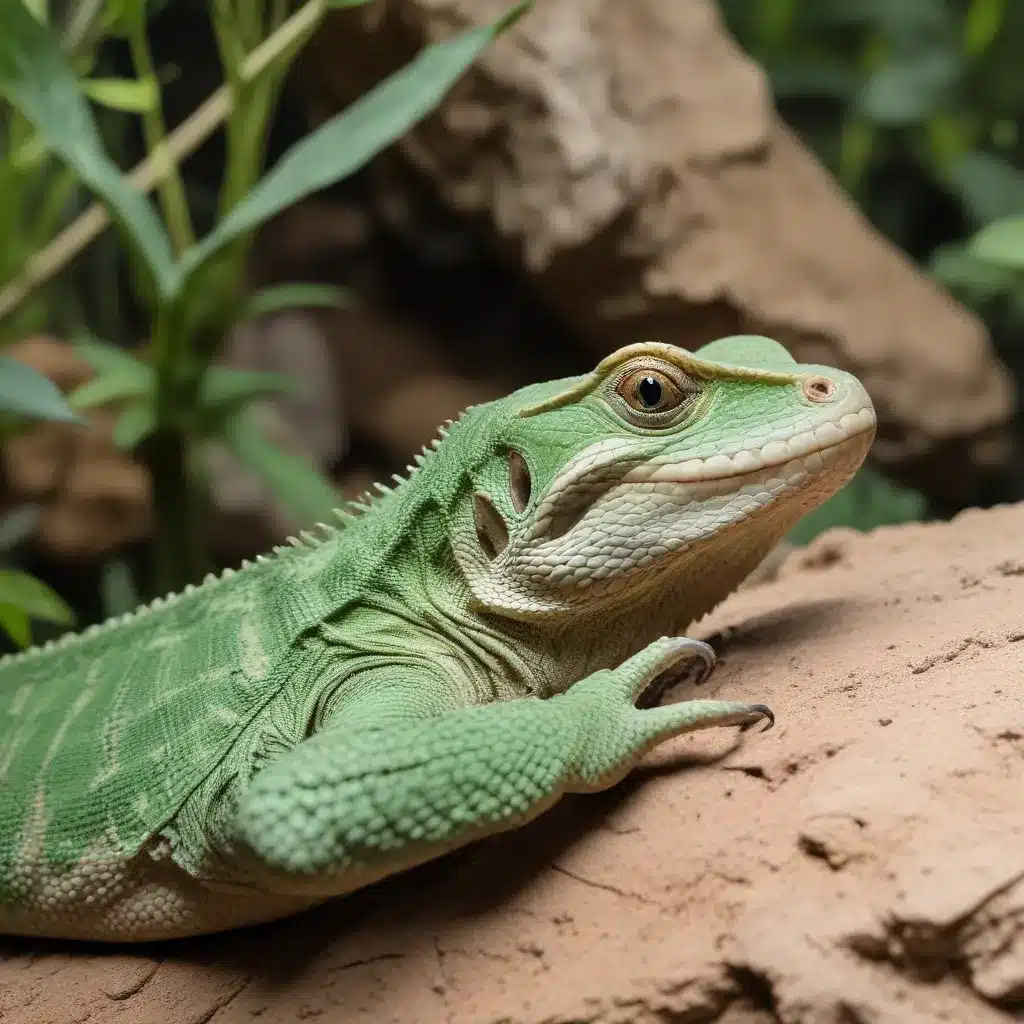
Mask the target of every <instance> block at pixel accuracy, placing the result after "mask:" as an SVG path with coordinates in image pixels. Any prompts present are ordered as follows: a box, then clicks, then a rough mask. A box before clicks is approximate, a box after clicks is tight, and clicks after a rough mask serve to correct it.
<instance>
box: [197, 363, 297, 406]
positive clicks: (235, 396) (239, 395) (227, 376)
mask: <svg viewBox="0 0 1024 1024" xmlns="http://www.w3.org/2000/svg"><path fill="white" fill-rule="evenodd" d="M301 391H302V382H301V381H300V380H298V379H297V378H295V377H289V376H287V375H286V374H283V373H266V372H264V371H262V370H234V369H232V368H231V367H229V366H211V367H210V369H209V370H207V372H206V374H205V376H204V377H203V387H202V397H201V400H200V404H201V405H202V406H203V407H204V408H208V409H214V408H217V409H219V408H222V407H223V406H225V405H232V404H236V403H239V402H242V403H244V402H251V401H253V400H254V399H257V398H268V397H270V396H271V395H280V394H291V395H295V394H299V393H300V392H301Z"/></svg>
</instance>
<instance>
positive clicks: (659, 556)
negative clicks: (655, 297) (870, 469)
mask: <svg viewBox="0 0 1024 1024" xmlns="http://www.w3.org/2000/svg"><path fill="white" fill-rule="evenodd" d="M874 428H875V416H874V411H873V408H872V405H871V401H870V399H869V398H868V395H867V393H866V392H865V390H864V388H863V387H862V386H861V384H860V383H859V382H858V381H857V380H856V379H855V378H854V377H852V376H850V375H849V374H846V373H843V372H840V371H838V370H833V369H830V368H828V367H820V366H803V365H798V364H797V363H795V362H794V360H793V359H792V358H791V357H790V356H789V354H788V353H787V352H786V351H785V349H783V348H782V347H781V346H780V345H778V344H777V343H776V342H774V341H771V340H770V339H768V338H760V337H735V338H726V339H722V340H720V341H716V342H713V343H712V344H710V345H708V346H706V347H705V348H703V349H701V350H700V352H699V353H697V354H696V355H694V354H691V353H689V352H687V351H684V350H683V349H679V348H675V347H673V346H670V345H662V344H654V343H651V344H639V345H631V346H629V347H627V348H623V349H620V350H619V351H617V352H615V353H614V354H612V355H610V356H608V357H607V358H606V359H604V360H603V361H602V362H601V363H600V364H599V365H598V366H597V368H596V369H595V370H594V371H593V372H592V373H590V374H587V375H585V376H581V377H576V378H569V379H566V380H558V381H552V382H549V383H544V384H537V385H533V386H530V387H526V388H523V389H522V390H520V391H517V392H515V393H514V394H512V395H510V396H509V397H507V398H504V399H502V400H500V401H495V402H490V403H488V404H484V405H479V406H475V407H473V408H471V409H469V410H467V411H466V412H465V413H464V414H463V416H462V417H461V418H460V419H459V420H458V421H457V422H455V423H454V424H452V425H450V426H449V428H448V429H447V430H445V431H442V434H441V437H439V438H438V440H437V441H435V442H434V443H433V445H431V446H430V447H428V448H427V449H425V450H424V454H423V455H422V456H420V457H418V459H417V466H416V467H410V470H411V472H410V474H409V477H408V479H406V480H401V481H400V482H399V483H398V485H397V486H396V487H395V488H394V489H388V488H384V487H382V488H380V491H381V493H380V495H379V496H375V497H374V498H373V499H372V500H371V501H369V502H368V503H367V504H366V505H364V506H360V507H359V508H358V509H357V510H356V514H352V513H340V514H339V523H338V524H337V525H335V526H332V527H321V528H319V531H318V533H317V534H316V535H311V534H304V535H303V537H302V539H301V540H297V541H295V542H294V543H293V545H292V546H291V547H285V548H282V549H277V550H276V552H275V554H274V555H273V556H271V557H269V558H261V559H259V560H258V561H257V562H255V563H251V564H250V563H245V564H243V567H242V569H241V570H239V571H237V572H231V571H228V572H225V573H224V574H223V575H221V576H219V577H216V578H214V577H210V578H208V579H207V581H206V582H205V583H203V584H202V585H201V586H198V587H194V588H192V587H190V588H186V590H185V591H184V592H183V593H181V594H177V595H174V596H171V597H168V598H166V599H163V600H158V601H155V602H154V603H153V604H151V605H150V606H148V607H146V608H144V609H142V610H140V611H138V612H136V613H134V614H131V615H127V616H124V617H123V618H120V619H117V620H114V621H110V622H107V623H105V624H103V625H101V626H94V627H91V628H89V629H87V630H85V632H84V633H82V634H79V635H74V636H69V637H65V638H62V639H60V640H59V641H57V642H56V643H52V644H48V645H47V646H45V647H42V648H37V649H33V650H29V651H26V652H23V653H20V654H17V655H12V656H8V657H6V658H4V659H3V660H2V661H0V932H6V933H15V934H31V935H45V936H55V937H67V938H88V939H98V940H111V941H132V940H147V939H157V938H167V937H174V936H184V935H191V934H199V933H204V932H211V931H216V930H220V929H224V928H230V927H234V926H238V925H243V924H246V923H251V922H256V921H263V920H268V919H272V918H277V917H282V916H284V915H287V914H290V913H293V912H295V911H298V910H300V909H302V908H304V907H308V906H311V905H313V904H315V903H317V902H320V901H323V900H325V899H328V898H330V897H333V896H338V895H341V894H343V893H346V892H350V891H351V890H353V889H356V888H359V887H361V886H364V885H368V884H370V883H372V882H374V881H376V880H378V879H380V878H383V877H384V876H386V875H390V874H392V873H394V872H397V871H401V870H403V869H406V868H408V867H411V866H413V865H415V864H418V863H421V862H423V861H426V860H429V859H431V858H433V857H437V856H440V855H441V854H443V853H445V852H446V851H449V850H452V849H454V848H456V847H459V846H461V845H463V844H465V843H468V842H471V841H472V840H475V839H478V838H480V837H483V836H487V835H490V834H492V833H496V832H500V831H502V830H505V829H510V828H514V827H516V826H519V825H521V824H523V823H525V822H527V821H529V820H531V819H532V818H534V817H536V816H537V815H539V814H541V813H542V812H543V811H544V810H545V809H547V808H549V807H550V806H551V805H552V804H554V803H555V802H556V801H557V800H558V799H559V798H560V797H561V796H562V795H563V794H564V793H570V792H593V791H597V790H601V789H605V788H607V787H609V786H612V785H614V784H615V783H616V782H617V781H619V780H620V779H622V778H623V777H624V776H625V775H626V774H627V773H628V772H629V771H630V770H631V769H632V767H633V766H634V765H635V764H636V763H637V762H638V761H639V759H640V758H641V757H642V756H643V755H644V754H645V752H647V751H648V750H650V749H651V748H652V747H654V746H655V745H657V744H658V743H660V742H662V741H663V740H665V739H667V738H669V737H671V736H676V735H678V734H680V733H684V732H687V731H690V730H694V729H706V728H710V727H713V726H728V725H739V726H744V727H745V726H747V725H749V724H751V723H753V722H756V721H765V720H767V722H768V723H769V725H770V723H771V721H772V720H773V716H772V713H771V711H770V710H769V709H768V708H767V707H765V706H764V705H762V704H745V703H733V702H722V701H714V700H693V701H684V702H680V703H675V704H671V705H666V706H655V707H643V708H638V707H637V701H638V700H639V699H640V698H641V697H642V696H643V694H644V692H645V690H647V689H648V687H649V686H650V684H652V682H654V681H656V680H657V678H658V677H659V675H661V674H663V673H665V672H666V671H668V670H670V669H672V668H673V666H676V665H681V664H682V663H683V662H684V661H685V660H687V659H694V658H696V659H698V660H699V661H700V662H701V663H702V664H703V669H704V671H705V672H707V671H710V669H711V668H712V666H713V664H714V655H713V652H712V651H711V649H710V648H709V647H708V646H707V645H705V644H702V643H700V642H699V641H696V640H691V639H687V638H685V637H681V636H676V634H677V633H679V632H682V630H684V629H685V628H686V627H687V626H688V624H689V623H691V622H693V621H694V620H695V619H697V618H699V617H700V616H702V615H704V614H705V613H706V612H707V611H709V610H710V609H711V608H712V607H713V606H714V605H715V604H717V603H718V602H719V601H721V600H722V598H724V597H725V596H726V595H727V594H728V593H729V592H730V591H731V590H732V589H734V588H735V586H736V585H737V584H738V583H739V582H740V581H741V580H742V579H743V578H744V577H745V576H746V575H747V574H748V573H749V572H750V571H751V570H752V569H753V568H754V567H755V566H756V565H757V563H758V561H759V560H760V559H761V558H762V557H763V556H764V555H765V554H766V552H767V551H768V550H769V549H770V548H771V547H772V546H773V545H774V544H775V542H776V541H777V540H778V539H779V538H780V537H781V536H782V535H783V534H784V533H785V532H786V531H787V530H788V529H789V527H790V526H791V525H792V524H793V523H794V522H795V521H796V520H797V519H798V518H799V517H800V516H801V515H803V514H804V513H805V512H807V511H808V510H809V509H811V508H812V507H814V506H816V505H818V504H820V503H821V502H822V501H823V500H824V499H825V498H827V497H828V496H829V495H830V494H832V493H833V492H835V491H836V490H837V489H838V488H839V487H841V486H842V485H843V484H844V483H845V481H846V480H848V479H849V477H850V476H851V475H852V474H853V473H854V471H855V470H856V469H857V467H858V466H859V465H860V463H861V462H862V461H863V459H864V456H865V454H866V452H867V450H868V447H869V445H870V443H871V439H872V437H873V435H874Z"/></svg>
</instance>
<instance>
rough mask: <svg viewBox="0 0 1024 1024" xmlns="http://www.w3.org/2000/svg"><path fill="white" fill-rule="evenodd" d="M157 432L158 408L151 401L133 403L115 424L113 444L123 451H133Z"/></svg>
mask: <svg viewBox="0 0 1024 1024" xmlns="http://www.w3.org/2000/svg"><path fill="white" fill-rule="evenodd" d="M154 430H156V407H155V406H154V404H153V403H152V402H150V401H145V400H144V401H139V402H132V404H131V405H129V406H128V407H127V408H126V409H125V410H124V411H123V412H122V413H121V415H120V416H118V418H117V423H115V424H114V434H113V442H114V444H115V445H117V447H118V448H120V449H121V450H122V451H126V452H128V451H131V450H132V449H133V448H135V447H136V445H139V444H142V442H143V441H145V440H146V438H147V437H149V435H150V434H152V433H153V431H154Z"/></svg>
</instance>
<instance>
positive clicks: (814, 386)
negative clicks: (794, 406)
mask: <svg viewBox="0 0 1024 1024" xmlns="http://www.w3.org/2000/svg"><path fill="white" fill-rule="evenodd" d="M835 393H836V385H835V382H834V381H831V380H829V378H828V377H808V378H807V380H805V381H804V394H805V395H806V396H807V398H809V399H810V400H811V401H812V402H828V401H830V400H831V398H832V396H833V395H834V394H835Z"/></svg>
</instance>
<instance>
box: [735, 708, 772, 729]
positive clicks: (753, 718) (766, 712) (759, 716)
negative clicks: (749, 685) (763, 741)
mask: <svg viewBox="0 0 1024 1024" xmlns="http://www.w3.org/2000/svg"><path fill="white" fill-rule="evenodd" d="M747 710H748V711H749V712H750V721H749V722H744V723H743V725H741V726H740V732H746V731H747V730H748V729H751V728H753V727H754V726H755V725H757V724H758V723H759V722H762V721H767V722H768V724H767V725H766V726H765V727H764V728H763V729H762V730H761V732H767V731H768V730H769V729H770V728H771V727H772V726H773V725H774V724H775V712H774V711H772V709H771V708H770V707H768V705H767V704H748V705H747Z"/></svg>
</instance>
